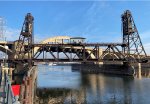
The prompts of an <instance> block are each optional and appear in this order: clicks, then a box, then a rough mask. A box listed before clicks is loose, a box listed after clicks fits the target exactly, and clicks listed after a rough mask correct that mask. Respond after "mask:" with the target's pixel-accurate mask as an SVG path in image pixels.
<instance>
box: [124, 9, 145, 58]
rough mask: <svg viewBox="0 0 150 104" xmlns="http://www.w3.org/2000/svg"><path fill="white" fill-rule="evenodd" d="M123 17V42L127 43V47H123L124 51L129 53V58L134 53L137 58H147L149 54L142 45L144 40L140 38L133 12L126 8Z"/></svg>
mask: <svg viewBox="0 0 150 104" xmlns="http://www.w3.org/2000/svg"><path fill="white" fill-rule="evenodd" d="M121 17H122V32H123V43H124V44H127V46H126V47H123V53H124V54H126V55H127V59H131V57H132V55H137V57H136V58H137V59H143V58H145V57H146V56H147V54H146V52H145V50H144V47H143V45H142V41H141V39H140V36H139V33H138V30H137V28H136V25H135V23H134V20H133V17H132V14H131V12H130V11H129V10H126V11H125V12H124V13H123V14H122V16H121Z"/></svg>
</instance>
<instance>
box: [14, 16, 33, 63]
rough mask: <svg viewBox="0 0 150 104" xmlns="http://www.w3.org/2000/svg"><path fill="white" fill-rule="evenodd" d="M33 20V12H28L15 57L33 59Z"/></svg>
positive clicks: (17, 43)
mask: <svg viewBox="0 0 150 104" xmlns="http://www.w3.org/2000/svg"><path fill="white" fill-rule="evenodd" d="M33 20H34V18H33V16H32V15H31V13H27V15H26V16H25V20H24V23H23V26H22V30H21V33H20V36H19V40H18V41H17V42H16V47H15V59H20V60H21V59H28V61H31V60H32V56H33V51H32V49H31V47H32V44H33V43H34V40H33Z"/></svg>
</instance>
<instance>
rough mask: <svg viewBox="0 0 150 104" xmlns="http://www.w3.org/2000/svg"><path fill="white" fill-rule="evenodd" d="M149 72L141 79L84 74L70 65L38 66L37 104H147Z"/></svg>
mask: <svg viewBox="0 0 150 104" xmlns="http://www.w3.org/2000/svg"><path fill="white" fill-rule="evenodd" d="M149 88H150V69H143V70H142V76H139V75H136V76H134V77H132V76H121V75H110V74H109V75H107V74H102V73H101V74H84V73H81V72H80V71H79V70H72V66H71V65H61V66H60V65H59V66H58V65H55V66H48V65H39V66H38V77H37V97H38V101H37V102H38V103H39V104H150V97H149V96H150V90H149Z"/></svg>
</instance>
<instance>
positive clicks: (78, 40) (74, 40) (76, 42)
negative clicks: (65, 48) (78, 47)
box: [70, 37, 86, 44]
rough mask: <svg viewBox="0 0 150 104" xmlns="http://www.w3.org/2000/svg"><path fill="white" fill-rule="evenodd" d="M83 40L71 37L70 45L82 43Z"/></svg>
mask: <svg viewBox="0 0 150 104" xmlns="http://www.w3.org/2000/svg"><path fill="white" fill-rule="evenodd" d="M85 39H86V38H83V37H72V38H70V43H75V44H78V43H84V42H85Z"/></svg>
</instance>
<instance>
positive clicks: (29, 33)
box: [0, 10, 148, 65]
mask: <svg viewBox="0 0 150 104" xmlns="http://www.w3.org/2000/svg"><path fill="white" fill-rule="evenodd" d="M121 19H122V34H123V42H122V43H68V42H64V40H66V39H70V37H68V36H57V37H53V38H49V39H46V40H44V41H42V42H41V43H39V44H35V43H34V38H33V37H34V36H33V25H34V18H33V16H32V15H31V13H28V14H27V15H26V16H25V20H24V23H23V26H22V29H21V32H20V36H19V39H18V40H17V41H14V42H1V43H0V50H1V51H3V52H7V54H8V60H7V61H8V62H10V63H14V62H16V63H28V64H29V65H33V63H34V62H97V63H99V62H104V61H110V62H113V61H119V62H129V63H130V62H147V61H148V60H147V54H146V52H145V50H144V47H143V45H142V41H141V39H140V36H139V33H138V30H137V28H136V25H135V23H134V20H133V17H132V14H131V12H130V11H129V10H126V11H125V12H124V13H123V14H122V16H121ZM5 45H7V46H8V47H9V48H8V49H6V48H5ZM1 61H2V60H1Z"/></svg>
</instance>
